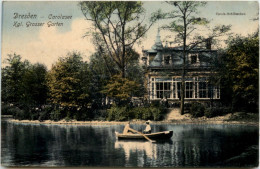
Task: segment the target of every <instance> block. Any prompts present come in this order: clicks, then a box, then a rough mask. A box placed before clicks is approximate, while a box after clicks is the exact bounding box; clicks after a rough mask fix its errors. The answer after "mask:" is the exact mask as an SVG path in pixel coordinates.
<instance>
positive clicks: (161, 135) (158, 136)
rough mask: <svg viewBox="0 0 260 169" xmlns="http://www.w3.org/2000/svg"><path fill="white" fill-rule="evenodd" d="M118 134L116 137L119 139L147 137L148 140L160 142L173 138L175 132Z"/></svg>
mask: <svg viewBox="0 0 260 169" xmlns="http://www.w3.org/2000/svg"><path fill="white" fill-rule="evenodd" d="M115 133H116V137H117V138H118V139H145V138H144V136H143V135H145V136H147V137H148V138H150V139H152V140H160V139H169V138H171V137H172V134H173V131H162V132H156V133H151V134H143V135H141V134H132V133H129V134H122V133H118V132H115Z"/></svg>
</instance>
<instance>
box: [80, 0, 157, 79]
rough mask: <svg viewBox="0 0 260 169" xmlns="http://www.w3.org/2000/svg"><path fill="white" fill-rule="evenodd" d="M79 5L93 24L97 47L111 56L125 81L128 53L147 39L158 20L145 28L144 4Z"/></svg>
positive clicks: (104, 3) (81, 3)
mask: <svg viewBox="0 0 260 169" xmlns="http://www.w3.org/2000/svg"><path fill="white" fill-rule="evenodd" d="M79 4H80V7H81V11H82V13H83V14H84V16H85V17H86V19H87V20H90V21H92V23H93V26H94V30H95V31H94V32H92V36H93V41H94V43H95V45H96V46H97V48H98V49H101V50H102V52H103V53H107V54H108V56H109V57H110V58H111V60H112V61H113V62H114V63H115V65H117V67H118V68H119V70H120V74H121V76H122V78H124V77H125V72H126V66H127V63H128V62H129V60H131V55H128V54H127V51H128V50H129V49H131V48H132V47H133V45H134V44H135V43H137V42H138V41H139V40H140V39H141V38H142V37H143V36H144V34H145V33H146V32H147V30H148V29H149V28H150V27H151V26H152V25H153V23H154V22H155V20H156V16H153V18H152V19H151V23H149V25H146V24H144V21H145V17H144V12H145V10H144V8H143V7H142V5H143V3H142V2H135V1H125V2H124V1H107V2H105V1H103V2H98V1H88V2H80V3H79Z"/></svg>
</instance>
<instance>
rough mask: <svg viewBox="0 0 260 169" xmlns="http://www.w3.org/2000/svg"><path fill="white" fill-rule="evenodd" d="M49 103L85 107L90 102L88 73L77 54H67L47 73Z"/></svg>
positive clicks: (85, 65)
mask: <svg viewBox="0 0 260 169" xmlns="http://www.w3.org/2000/svg"><path fill="white" fill-rule="evenodd" d="M47 79H48V87H49V90H50V101H51V102H52V103H53V104H58V105H60V106H64V107H76V108H80V107H86V106H87V103H89V102H90V97H89V93H90V91H89V85H90V79H91V76H90V73H89V70H88V65H87V63H86V62H83V61H82V58H81V56H80V55H79V54H77V53H72V54H70V53H69V54H68V56H67V57H65V58H60V59H59V61H58V62H57V63H56V64H55V65H53V66H52V68H51V70H50V71H49V72H48V76H47Z"/></svg>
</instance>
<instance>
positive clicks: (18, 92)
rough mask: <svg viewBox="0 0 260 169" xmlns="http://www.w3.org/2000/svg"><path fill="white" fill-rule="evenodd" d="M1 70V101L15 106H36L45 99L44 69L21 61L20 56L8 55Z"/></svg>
mask: <svg viewBox="0 0 260 169" xmlns="http://www.w3.org/2000/svg"><path fill="white" fill-rule="evenodd" d="M5 62H6V63H7V66H6V67H4V68H2V101H3V102H5V103H12V104H14V105H17V106H22V105H27V106H37V105H41V104H44V103H45V102H46V99H47V86H46V79H45V76H46V73H47V70H46V67H45V66H44V65H42V64H34V65H32V64H30V62H28V61H27V60H25V61H22V60H21V56H20V55H16V54H14V55H9V58H8V59H7V60H6V61H5Z"/></svg>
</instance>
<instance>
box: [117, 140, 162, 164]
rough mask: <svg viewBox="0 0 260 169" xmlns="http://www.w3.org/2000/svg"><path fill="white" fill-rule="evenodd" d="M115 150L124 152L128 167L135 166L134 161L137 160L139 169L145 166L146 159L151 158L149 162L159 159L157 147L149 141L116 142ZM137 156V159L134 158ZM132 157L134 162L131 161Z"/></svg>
mask: <svg viewBox="0 0 260 169" xmlns="http://www.w3.org/2000/svg"><path fill="white" fill-rule="evenodd" d="M115 149H123V150H124V152H125V160H126V166H128V165H133V164H132V160H133V159H136V160H137V161H136V162H137V166H139V167H141V166H144V164H145V162H144V158H149V161H150V160H151V161H155V160H156V159H157V145H156V144H154V143H150V142H149V141H116V142H115ZM135 155H136V157H133V156H135ZM130 156H131V159H132V160H130ZM147 160H148V159H147Z"/></svg>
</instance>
